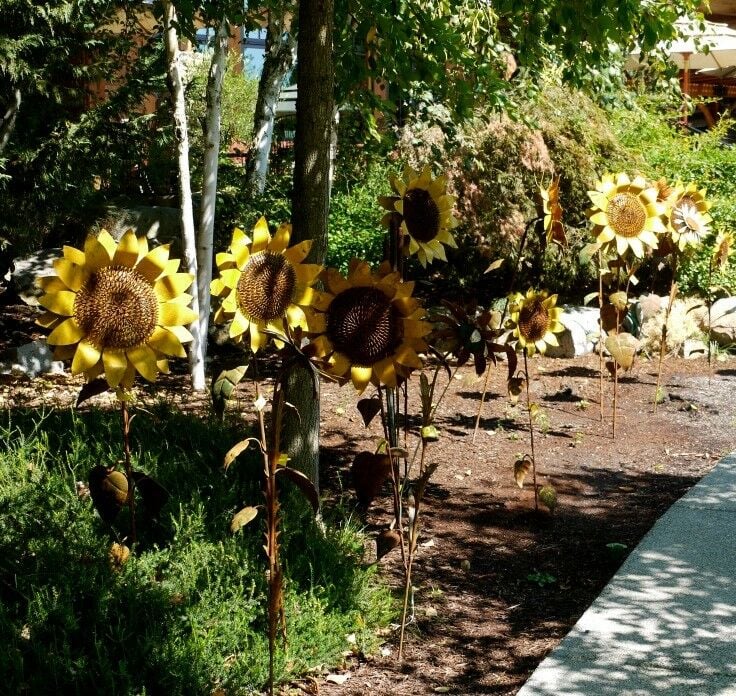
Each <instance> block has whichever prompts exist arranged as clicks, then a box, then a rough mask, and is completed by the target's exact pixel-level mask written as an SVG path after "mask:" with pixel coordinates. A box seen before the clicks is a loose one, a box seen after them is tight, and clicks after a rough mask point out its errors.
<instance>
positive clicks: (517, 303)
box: [506, 288, 565, 357]
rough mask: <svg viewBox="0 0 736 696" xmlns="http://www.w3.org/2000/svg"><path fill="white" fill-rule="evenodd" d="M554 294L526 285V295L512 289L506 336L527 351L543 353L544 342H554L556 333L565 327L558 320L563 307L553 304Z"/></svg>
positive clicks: (555, 296)
mask: <svg viewBox="0 0 736 696" xmlns="http://www.w3.org/2000/svg"><path fill="white" fill-rule="evenodd" d="M556 304H557V295H550V294H549V293H548V292H547V291H546V290H540V291H539V292H537V291H536V290H534V289H532V288H529V290H527V293H526V295H522V294H521V293H514V294H513V295H511V296H510V297H509V320H508V322H507V324H506V327H507V329H508V335H509V338H510V339H511V340H512V341H513V340H515V341H516V348H517V350H519V349H522V350H523V349H526V352H527V355H529V356H530V357H531V356H532V355H534V353H535V351H537V350H538V351H539V352H540V353H544V351H545V350H546V349H547V346H548V345H549V346H556V345H559V344H558V343H557V337H556V336H555V334H557V333H560V332H561V331H564V329H565V327H564V326H563V325H562V323H561V322H560V321H559V319H560V316H561V315H562V309H561V308H560V307H557V306H556Z"/></svg>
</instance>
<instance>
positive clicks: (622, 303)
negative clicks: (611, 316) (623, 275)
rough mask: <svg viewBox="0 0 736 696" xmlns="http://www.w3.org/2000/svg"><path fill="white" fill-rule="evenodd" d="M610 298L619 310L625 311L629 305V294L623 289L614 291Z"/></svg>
mask: <svg viewBox="0 0 736 696" xmlns="http://www.w3.org/2000/svg"><path fill="white" fill-rule="evenodd" d="M608 300H609V302H610V303H611V304H612V305H613V306H614V307H615V308H616V309H617V310H619V312H625V311H626V308H627V307H628V306H629V296H628V295H627V294H626V293H625V292H624V291H623V290H621V291H619V292H614V293H612V294H611V295H610V296H609V298H608Z"/></svg>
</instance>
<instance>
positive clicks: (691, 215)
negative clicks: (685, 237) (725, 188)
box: [672, 201, 703, 234]
mask: <svg viewBox="0 0 736 696" xmlns="http://www.w3.org/2000/svg"><path fill="white" fill-rule="evenodd" d="M672 222H673V224H674V227H675V229H676V230H677V231H678V232H679V233H680V234H685V233H687V232H694V233H696V234H700V233H701V231H702V228H703V226H702V224H701V220H700V215H699V214H698V209H697V208H696V207H695V205H693V204H692V203H689V202H687V201H686V202H684V203H683V202H682V201H681V202H680V203H678V204H677V206H676V207H675V211H674V213H673V214H672Z"/></svg>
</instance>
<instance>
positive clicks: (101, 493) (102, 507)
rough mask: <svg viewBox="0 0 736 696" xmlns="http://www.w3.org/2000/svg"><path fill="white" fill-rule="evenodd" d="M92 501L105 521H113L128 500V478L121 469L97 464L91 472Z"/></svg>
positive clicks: (90, 490)
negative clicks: (111, 468)
mask: <svg viewBox="0 0 736 696" xmlns="http://www.w3.org/2000/svg"><path fill="white" fill-rule="evenodd" d="M89 492H90V495H91V497H92V503H93V505H94V506H95V508H96V509H97V512H99V513H100V517H101V518H102V519H103V520H105V522H112V521H113V520H114V519H115V518H116V517H117V515H118V513H119V512H120V510H121V509H122V508H123V506H124V505H125V503H126V502H127V500H128V479H127V478H126V476H125V474H124V473H122V472H121V471H117V470H114V469H113V470H110V469H108V468H107V467H104V466H96V467H94V469H92V471H90V472H89Z"/></svg>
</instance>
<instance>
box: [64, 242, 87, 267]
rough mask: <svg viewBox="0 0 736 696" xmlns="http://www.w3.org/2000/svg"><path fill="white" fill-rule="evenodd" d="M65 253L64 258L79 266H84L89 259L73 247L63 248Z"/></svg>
mask: <svg viewBox="0 0 736 696" xmlns="http://www.w3.org/2000/svg"><path fill="white" fill-rule="evenodd" d="M62 251H63V252H64V258H65V259H68V260H69V261H71V262H72V263H76V264H77V266H84V264H85V262H86V260H87V259H85V257H84V252H83V251H81V250H80V249H77V248H76V247H73V246H66V245H64V247H63V248H62Z"/></svg>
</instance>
